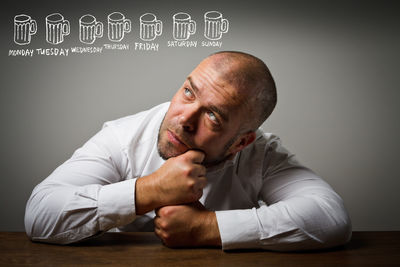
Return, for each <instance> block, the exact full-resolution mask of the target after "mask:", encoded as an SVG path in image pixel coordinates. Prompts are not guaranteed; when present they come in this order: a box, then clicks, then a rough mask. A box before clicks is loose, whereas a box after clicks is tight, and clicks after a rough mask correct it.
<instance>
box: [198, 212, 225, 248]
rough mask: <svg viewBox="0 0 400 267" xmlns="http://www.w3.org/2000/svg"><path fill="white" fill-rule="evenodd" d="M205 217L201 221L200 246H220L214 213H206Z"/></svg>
mask: <svg viewBox="0 0 400 267" xmlns="http://www.w3.org/2000/svg"><path fill="white" fill-rule="evenodd" d="M206 212H207V213H206V216H205V219H204V221H203V233H202V236H203V238H204V239H203V240H202V242H201V243H202V245H206V246H218V247H220V246H221V245H222V242H221V236H220V233H219V228H218V221H217V216H216V215H215V212H214V211H206Z"/></svg>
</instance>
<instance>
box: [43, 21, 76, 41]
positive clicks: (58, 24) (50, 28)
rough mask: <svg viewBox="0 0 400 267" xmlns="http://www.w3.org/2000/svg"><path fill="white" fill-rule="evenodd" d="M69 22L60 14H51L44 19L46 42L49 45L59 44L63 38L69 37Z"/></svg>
mask: <svg viewBox="0 0 400 267" xmlns="http://www.w3.org/2000/svg"><path fill="white" fill-rule="evenodd" d="M69 32H70V25H69V21H68V20H65V19H64V17H63V15H61V14H60V13H53V14H50V15H48V16H47V17H46V41H47V42H48V43H50V44H54V45H56V44H61V43H62V42H64V36H66V35H69Z"/></svg>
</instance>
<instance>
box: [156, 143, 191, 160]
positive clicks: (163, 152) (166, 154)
mask: <svg viewBox="0 0 400 267" xmlns="http://www.w3.org/2000/svg"><path fill="white" fill-rule="evenodd" d="M171 146H172V145H171ZM157 150H158V155H160V157H161V158H162V159H163V160H167V159H169V158H173V157H177V156H179V155H182V154H184V153H186V152H187V151H188V150H189V149H185V150H183V151H174V149H173V148H170V149H166V148H165V147H162V146H160V145H157Z"/></svg>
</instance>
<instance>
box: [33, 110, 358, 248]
mask: <svg viewBox="0 0 400 267" xmlns="http://www.w3.org/2000/svg"><path fill="white" fill-rule="evenodd" d="M168 107H169V103H164V104H161V105H159V106H156V107H154V108H152V109H150V110H148V111H144V112H141V113H138V114H136V115H132V116H128V117H124V118H121V119H118V120H115V121H110V122H106V123H105V124H104V127H103V128H102V130H101V131H99V132H98V133H97V134H96V135H95V136H93V137H92V138H91V139H90V140H89V141H88V142H86V143H85V144H84V145H83V146H82V147H81V148H79V149H77V150H76V151H75V153H74V154H73V155H72V157H71V158H70V159H68V160H67V161H66V162H64V163H63V164H62V165H61V166H59V167H58V168H57V169H56V170H54V172H53V173H51V174H50V176H49V177H47V178H46V179H45V180H44V181H43V182H41V183H40V184H39V185H37V186H36V187H35V188H34V190H33V192H32V195H31V197H30V199H29V200H28V203H27V206H26V212H25V228H26V232H27V234H28V236H30V238H31V239H32V240H34V241H43V242H49V243H60V244H67V243H71V242H76V241H80V240H83V239H86V238H89V237H93V236H96V235H98V234H101V233H104V232H106V231H153V230H154V224H153V218H154V216H155V214H154V211H152V212H149V213H147V214H145V215H142V216H140V215H136V212H135V184H136V181H137V179H140V177H143V176H146V175H149V174H151V173H153V172H154V171H156V170H157V169H158V168H160V166H161V165H162V164H163V163H164V162H165V161H164V160H163V159H162V158H161V157H160V156H159V154H158V151H157V136H158V130H159V127H160V125H161V122H162V119H163V118H164V115H165V113H166V111H167V110H168ZM206 177H207V179H208V184H207V186H206V187H205V188H204V192H203V196H202V198H201V199H200V202H201V203H202V204H203V205H204V206H205V207H206V208H207V209H208V210H212V211H215V212H216V218H217V222H218V227H219V231H220V235H221V241H222V248H223V249H237V248H261V249H269V250H280V251H287V250H302V249H316V248H325V247H331V246H336V245H340V244H343V243H345V242H347V241H348V240H349V238H350V236H351V224H350V219H349V216H348V215H347V212H346V210H345V208H344V206H343V202H342V199H341V198H340V197H339V196H338V195H337V194H336V193H335V192H334V191H333V189H332V188H331V187H330V186H329V185H328V184H327V183H326V182H324V181H323V180H322V179H321V178H319V177H318V176H317V175H316V174H315V173H313V172H312V171H311V170H309V169H307V168H306V167H304V166H302V165H300V164H299V163H298V162H297V161H296V160H295V158H294V155H293V154H290V153H289V152H288V151H287V150H286V149H285V148H284V147H283V146H282V145H281V142H280V139H279V138H278V137H277V136H275V135H273V134H269V133H262V132H261V131H260V130H259V131H257V138H256V140H255V142H253V143H252V144H251V145H249V146H248V147H246V148H245V149H244V150H242V151H241V152H239V153H237V154H236V156H235V157H234V158H233V159H232V160H229V161H226V162H223V163H221V164H219V165H217V166H213V167H211V168H208V169H207V174H206Z"/></svg>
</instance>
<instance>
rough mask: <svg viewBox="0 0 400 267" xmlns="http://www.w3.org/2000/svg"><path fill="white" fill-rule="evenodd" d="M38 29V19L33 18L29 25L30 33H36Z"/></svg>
mask: <svg viewBox="0 0 400 267" xmlns="http://www.w3.org/2000/svg"><path fill="white" fill-rule="evenodd" d="M36 31H37V23H36V20H34V19H33V20H31V23H30V25H29V33H30V34H35V33H36Z"/></svg>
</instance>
